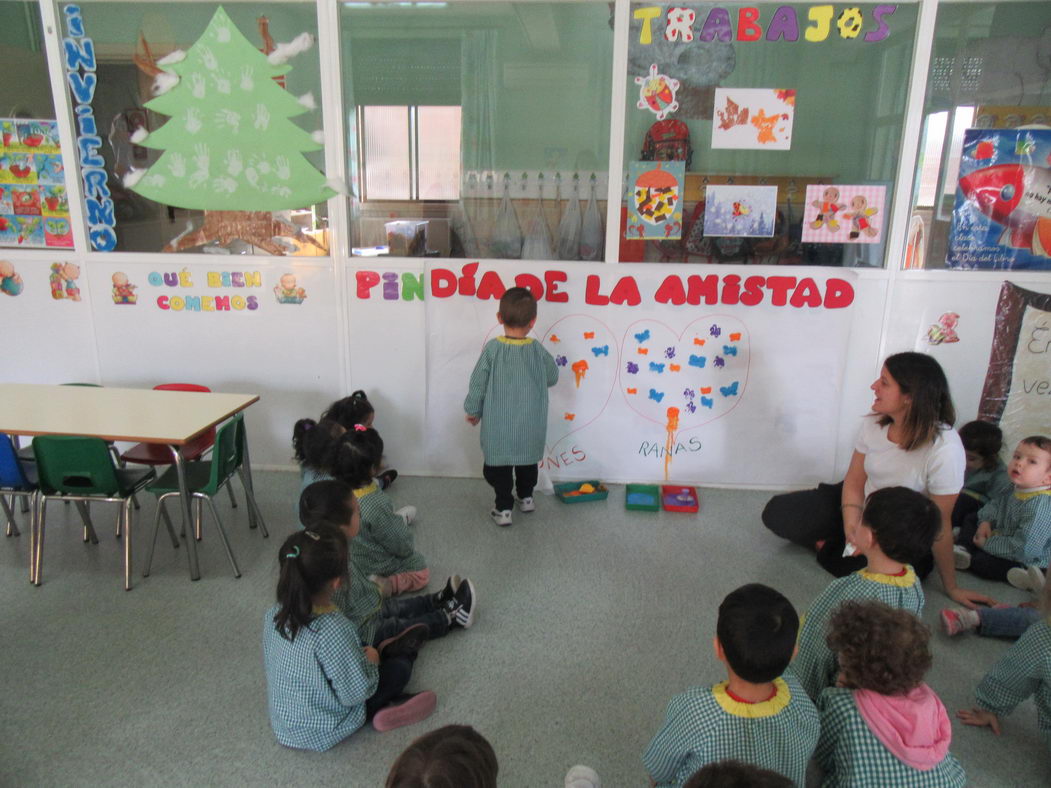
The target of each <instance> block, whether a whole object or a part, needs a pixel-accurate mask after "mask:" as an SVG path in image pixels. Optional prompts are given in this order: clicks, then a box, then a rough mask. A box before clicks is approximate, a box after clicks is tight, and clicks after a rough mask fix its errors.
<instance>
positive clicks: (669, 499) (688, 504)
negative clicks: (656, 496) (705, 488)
mask: <svg viewBox="0 0 1051 788" xmlns="http://www.w3.org/2000/svg"><path fill="white" fill-rule="evenodd" d="M700 500H701V499H700V497H699V496H698V495H697V488H696V487H680V486H679V485H676V484H663V485H661V505H662V506H663V507H664V511H666V512H696V511H697V510H698V509H699V508H700V505H701V504H700Z"/></svg>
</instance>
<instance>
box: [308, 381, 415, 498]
mask: <svg viewBox="0 0 1051 788" xmlns="http://www.w3.org/2000/svg"><path fill="white" fill-rule="evenodd" d="M321 418H322V419H331V420H332V421H334V422H336V423H337V424H339V425H340V426H342V427H343V429H345V430H349V429H353V427H354V425H355V424H361V425H362V426H364V427H371V426H372V422H373V420H374V419H375V418H376V409H375V408H373V407H372V403H371V402H369V399H368V397H366V396H365V392H364V391H362V390H361V389H358V390H357V391H355V392H353V393H352V394H351V395H350V396H349V397H344V398H343V399H339V400H336V401H335V402H333V403H332V404H331V405H329V408H328V410H326V411H325V412H324V413H322V414H321ZM397 478H398V472H397V471H396V470H394V469H393V468H387V469H386V470H382V471H381V472H380V473H379V474H378V475H377V476H376V483H377V484H379V486H380V489H381V490H386V489H387V488H388V487H390V486H391V485H392V484H394V480H395V479H397Z"/></svg>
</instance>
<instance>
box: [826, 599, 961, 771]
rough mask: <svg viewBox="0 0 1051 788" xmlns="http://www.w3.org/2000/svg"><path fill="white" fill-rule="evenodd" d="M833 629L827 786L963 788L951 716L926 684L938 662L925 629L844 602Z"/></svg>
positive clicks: (872, 605) (899, 614) (900, 614)
mask: <svg viewBox="0 0 1051 788" xmlns="http://www.w3.org/2000/svg"><path fill="white" fill-rule="evenodd" d="M829 624H830V627H829V630H830V631H829V634H828V647H829V648H830V649H831V650H832V651H833V652H835V654H836V660H837V662H838V663H839V671H840V672H839V678H838V680H837V681H836V686H835V687H828V688H826V689H825V690H823V691H822V693H821V697H820V698H819V699H818V709H819V710H820V712H821V740H820V742H819V743H818V745H817V752H816V753H815V756H816V758H817V761H818V763H819V764H821V767H822V768H823V769H824V770H825V779H824V781H823V782H822V783H821V785H822V786H823V788H835V787H836V786H851V788H885V787H886V786H891V785H893V786H895V788H898V787H899V786H901V787H902V788H908V787H909V786H913V788H925V787H926V786H930V787H931V788H935V787H936V788H955V786H960V787H961V788H962V786H963V785H964V784H965V783H966V775H965V774H964V771H963V767H962V766H960V763H959V761H957V760H956V758H955V757H954V756H953V755H952V753H950V752H949V744H950V743H951V741H952V724H951V723H950V721H949V715H948V714H947V713H946V712H945V706H943V705H942V702H941V700H940V699H939V698H938V696H937V695H936V694H935V693H934V691H933V690H932V689H931V688H930V687H928V686H927V685H926V684H924V683H923V677H924V675H926V673H927V671H928V670H930V667H931V661H932V658H931V652H930V648H929V640H930V633H929V632H928V630H927V628H926V627H925V626H924V625H923V624H922V623H921V622H920V621H919V619H917V618H916V617H915V616H914V615H912V614H911V613H909V612H908V611H905V610H899V609H895V608H893V607H890V606H889V605H886V604H884V603H883V602H877V601H875V600H867V601H864V602H856V601H849V602H845V603H844V604H843V605H842V606H841V607H840V608H839V610H837V611H836V613H835V615H833V616H832V619H831V621H830V622H829Z"/></svg>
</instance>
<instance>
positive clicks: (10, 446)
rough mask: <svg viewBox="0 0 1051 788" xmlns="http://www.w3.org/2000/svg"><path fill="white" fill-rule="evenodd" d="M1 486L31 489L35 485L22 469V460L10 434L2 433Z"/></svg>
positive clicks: (0, 448)
mask: <svg viewBox="0 0 1051 788" xmlns="http://www.w3.org/2000/svg"><path fill="white" fill-rule="evenodd" d="M0 487H3V488H5V489H8V490H29V489H32V487H33V485H32V484H30V483H29V480H28V479H27V478H26V474H25V471H23V470H22V461H21V460H19V459H18V451H17V450H16V449H15V444H14V442H13V441H12V440H11V436H10V435H5V434H3V433H0Z"/></svg>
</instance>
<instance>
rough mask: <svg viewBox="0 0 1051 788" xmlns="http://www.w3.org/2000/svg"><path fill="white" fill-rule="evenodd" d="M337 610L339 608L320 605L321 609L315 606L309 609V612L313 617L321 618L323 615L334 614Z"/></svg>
mask: <svg viewBox="0 0 1051 788" xmlns="http://www.w3.org/2000/svg"><path fill="white" fill-rule="evenodd" d="M337 610H339V608H338V607H336V606H335V605H322V606H321V607H316V606H315V607H313V608H311V610H310V612H311V613H313V614H314V615H315V616H323V615H325V613H335V612H336V611H337Z"/></svg>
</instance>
